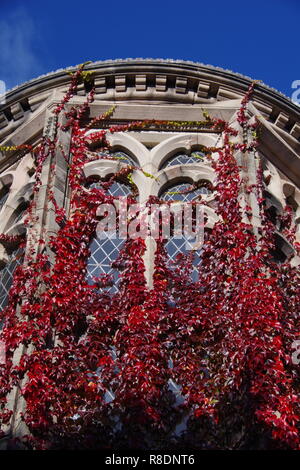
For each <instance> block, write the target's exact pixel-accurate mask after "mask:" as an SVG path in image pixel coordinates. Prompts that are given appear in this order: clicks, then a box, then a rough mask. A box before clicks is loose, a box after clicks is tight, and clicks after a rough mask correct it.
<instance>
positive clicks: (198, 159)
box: [162, 150, 206, 168]
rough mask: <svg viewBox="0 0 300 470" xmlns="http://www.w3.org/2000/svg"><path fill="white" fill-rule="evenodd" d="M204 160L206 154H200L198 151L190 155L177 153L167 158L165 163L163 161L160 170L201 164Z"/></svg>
mask: <svg viewBox="0 0 300 470" xmlns="http://www.w3.org/2000/svg"><path fill="white" fill-rule="evenodd" d="M205 159H206V154H205V153H204V152H200V151H199V150H195V151H194V152H191V153H190V154H187V153H183V152H179V153H177V154H175V155H173V156H172V157H170V158H168V159H167V161H165V162H164V164H163V165H162V168H167V167H169V166H174V165H191V164H195V163H203V162H204V161H205Z"/></svg>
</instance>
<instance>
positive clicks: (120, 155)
mask: <svg viewBox="0 0 300 470" xmlns="http://www.w3.org/2000/svg"><path fill="white" fill-rule="evenodd" d="M96 153H97V154H98V155H99V157H100V158H101V157H102V158H103V159H107V158H109V159H113V160H117V161H120V162H122V163H125V164H126V165H130V166H136V163H135V161H134V160H133V158H132V157H131V156H130V155H128V154H127V153H125V152H123V151H122V150H116V151H111V152H110V151H107V150H105V151H101V150H99V151H97V150H96Z"/></svg>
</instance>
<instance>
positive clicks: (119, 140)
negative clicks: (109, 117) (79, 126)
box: [87, 129, 151, 167]
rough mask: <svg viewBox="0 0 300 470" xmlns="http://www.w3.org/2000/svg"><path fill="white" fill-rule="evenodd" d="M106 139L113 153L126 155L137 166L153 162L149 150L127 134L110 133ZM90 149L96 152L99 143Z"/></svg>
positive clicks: (94, 130)
mask: <svg viewBox="0 0 300 470" xmlns="http://www.w3.org/2000/svg"><path fill="white" fill-rule="evenodd" d="M97 131H98V130H97V129H91V130H89V131H88V132H87V135H89V134H93V133H94V132H97ZM106 138H107V140H108V142H109V144H110V152H111V153H118V152H123V153H125V154H126V155H127V156H128V157H129V159H130V160H131V161H132V162H133V164H134V165H135V166H139V167H143V166H144V165H147V164H148V163H149V161H151V158H150V152H149V150H148V149H147V148H146V147H145V146H144V145H143V144H142V143H141V142H139V141H138V140H137V139H135V138H134V137H132V136H131V135H129V134H127V133H125V132H124V133H123V132H116V133H114V134H109V133H108V134H107V135H106ZM90 149H91V151H93V152H96V151H97V143H95V144H91V147H90ZM104 153H105V152H104Z"/></svg>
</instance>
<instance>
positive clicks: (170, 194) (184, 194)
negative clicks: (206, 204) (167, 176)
mask: <svg viewBox="0 0 300 470" xmlns="http://www.w3.org/2000/svg"><path fill="white" fill-rule="evenodd" d="M203 194H211V190H210V189H208V188H207V187H206V186H199V187H198V188H195V186H194V185H192V184H190V183H180V184H176V185H175V186H172V187H171V188H169V189H168V190H166V191H164V192H163V193H162V194H161V196H160V198H161V199H163V200H164V201H181V202H189V201H193V200H194V199H197V198H198V197H199V196H202V195H203Z"/></svg>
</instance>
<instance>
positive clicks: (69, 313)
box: [0, 64, 300, 449]
mask: <svg viewBox="0 0 300 470" xmlns="http://www.w3.org/2000/svg"><path fill="white" fill-rule="evenodd" d="M83 68H84V64H83V65H82V66H81V67H80V68H79V69H78V71H77V72H75V73H73V74H72V76H71V85H70V88H69V90H68V92H67V93H66V95H65V97H64V98H63V100H62V102H61V103H60V104H58V105H57V107H56V108H55V110H54V113H55V114H56V115H57V116H63V117H64V124H63V125H62V124H59V122H62V120H58V124H57V125H56V126H57V130H60V131H61V132H65V131H71V135H72V137H71V145H70V154H69V155H65V154H64V153H63V148H62V146H61V144H60V142H58V141H57V139H56V138H55V139H54V140H51V139H49V138H46V137H45V138H44V139H43V141H42V142H41V143H40V144H39V145H38V146H37V147H36V148H30V150H32V152H33V154H34V157H35V161H36V173H35V175H36V180H35V186H34V194H35V198H34V199H33V201H32V203H31V205H30V207H29V209H28V213H27V221H26V223H27V226H28V232H30V231H31V232H32V231H34V226H35V222H36V221H37V220H36V216H35V207H36V197H37V195H38V193H39V189H40V186H41V172H42V169H43V165H44V163H45V162H46V161H47V160H48V159H50V160H51V161H52V159H53V156H54V155H55V151H56V149H57V148H59V149H60V151H61V152H62V155H63V156H64V158H65V160H66V162H67V164H68V167H69V177H68V180H69V186H70V211H69V213H66V211H65V209H64V208H61V207H59V205H58V204H57V202H56V199H55V195H54V193H52V192H50V194H49V200H50V203H51V204H52V205H53V207H54V210H55V213H56V221H57V223H58V225H59V230H58V232H57V235H55V236H53V237H52V238H51V240H50V241H49V247H50V249H51V253H52V254H54V256H51V255H50V254H49V252H48V251H47V250H46V249H45V247H46V241H45V240H44V239H37V238H34V236H33V240H34V242H35V243H31V245H30V249H29V250H28V249H27V252H26V257H25V262H24V264H23V265H21V266H19V267H18V268H17V269H16V271H15V275H14V280H13V285H12V287H11V290H10V293H9V304H8V306H7V307H6V308H5V309H4V310H3V312H2V313H1V318H2V319H3V321H4V327H3V330H2V333H1V339H2V341H3V342H4V343H5V347H6V361H5V363H2V364H0V406H1V421H2V425H3V431H2V437H6V438H7V439H10V440H11V443H12V442H14V445H15V446H18V445H19V446H24V447H26V448H34V449H62V448H69V449H76V448H78V449H89V448H106V449H107V448H110V447H111V448H117V447H119V448H122V447H126V448H128V447H129V448H143V449H147V448H151V449H153V448H156V449H159V448H161V449H163V448H166V447H167V446H168V448H172V447H174V448H175V447H176V449H180V448H181V447H185V446H186V447H190V448H195V449H213V448H217V449H240V448H241V449H243V448H244V449H245V448H292V449H299V417H300V414H299V411H300V410H299V368H298V366H296V365H295V364H293V363H292V359H291V355H292V343H293V341H295V340H297V339H298V337H299V336H298V335H299V304H300V303H299V301H300V298H299V297H300V292H299V285H300V283H299V270H298V269H297V268H296V267H293V266H292V264H291V263H290V260H288V261H287V262H286V263H284V264H281V265H280V266H278V265H277V264H276V263H275V262H274V260H273V258H272V254H271V252H272V250H273V248H274V236H275V227H274V226H273V225H272V224H271V223H270V221H269V220H268V218H267V217H266V214H265V209H264V200H263V198H262V186H263V182H262V177H261V173H260V174H259V175H258V176H259V177H258V181H259V184H258V185H255V186H252V187H250V186H248V187H246V191H248V192H254V193H255V195H256V196H257V198H258V200H259V202H260V211H261V219H262V227H261V228H260V229H259V233H258V234H254V232H253V227H252V225H251V224H250V223H248V224H247V223H245V221H244V219H243V217H242V209H241V207H240V202H239V194H240V188H241V184H242V181H241V178H240V172H239V167H238V163H237V161H236V158H235V157H234V154H235V152H236V151H241V152H243V153H246V152H250V151H253V150H255V148H256V147H257V144H258V142H257V127H258V123H257V122H255V123H253V122H252V123H250V122H249V118H248V114H247V104H248V102H249V100H250V99H251V96H252V93H253V89H254V86H255V84H254V83H253V84H252V85H251V86H250V88H249V90H248V92H247V93H246V95H245V97H244V99H243V101H242V105H241V108H240V110H239V113H238V123H239V125H240V126H241V128H242V130H243V134H244V136H245V138H244V142H243V143H242V144H236V143H232V140H233V139H232V137H234V136H236V135H237V130H235V129H233V128H231V127H230V126H229V124H228V123H226V122H225V121H222V120H219V119H213V118H211V117H210V116H209V115H208V114H207V113H205V112H204V118H205V119H204V121H199V122H193V123H190V122H188V121H186V122H176V123H174V122H167V121H140V122H134V123H130V124H126V125H114V126H109V125H108V130H109V132H110V133H114V132H120V131H123V132H125V131H129V130H142V129H145V128H151V126H155V127H159V128H161V129H166V128H168V126H171V127H172V126H173V127H174V126H175V127H176V128H179V129H185V128H186V129H188V128H189V127H190V126H191V125H192V126H196V127H201V128H202V127H206V128H208V129H213V130H217V131H219V132H220V133H222V136H223V144H222V145H221V146H220V147H217V148H205V149H204V150H205V151H206V153H207V155H208V156H211V154H212V153H215V154H217V155H218V158H217V159H211V162H212V165H213V168H214V170H215V172H216V175H217V183H216V187H215V188H214V190H215V192H216V201H217V213H218V215H219V222H217V223H216V224H215V225H214V227H213V229H212V230H211V231H207V232H206V233H205V243H204V246H203V250H202V253H201V263H200V265H199V267H198V271H199V278H198V280H197V281H196V282H191V278H190V272H191V271H190V265H189V260H188V259H187V258H186V257H184V256H183V255H182V256H181V257H179V258H178V262H177V265H176V269H170V266H169V265H168V263H167V253H166V248H165V242H164V240H163V239H162V238H161V239H160V240H158V241H157V248H156V253H155V262H154V267H155V269H154V274H153V287H152V288H151V289H149V288H148V287H147V285H146V283H145V276H144V269H145V268H144V262H143V255H144V254H145V250H146V246H145V241H144V240H143V239H141V238H137V239H132V240H131V239H129V240H127V241H126V242H125V243H124V246H123V248H122V249H121V251H120V254H119V257H118V259H117V261H116V262H115V263H114V266H115V267H116V268H118V269H119V271H120V274H119V284H118V291H117V293H115V294H109V293H108V291H107V287H109V286H110V285H111V282H112V280H111V279H110V277H109V276H100V277H98V278H94V280H93V283H88V282H87V260H88V258H89V255H90V249H89V246H90V244H91V242H92V240H93V237H94V235H95V230H96V227H97V224H98V222H99V218H98V216H97V208H98V207H99V205H100V204H102V203H113V202H114V197H113V196H111V195H110V194H109V191H108V189H109V187H110V186H111V185H112V184H113V182H114V181H116V180H117V179H118V178H123V179H124V178H127V181H128V182H129V184H131V185H132V184H133V180H132V177H131V175H132V171H133V170H135V169H137V168H136V167H134V166H130V165H127V166H124V167H123V168H122V169H121V170H120V171H119V173H117V174H116V175H114V176H112V177H110V178H109V179H108V180H106V181H103V182H102V186H101V188H100V189H96V188H94V189H90V190H87V189H86V188H85V183H86V179H85V176H84V173H83V167H84V165H85V164H86V163H88V162H90V161H93V160H95V159H97V158H108V159H110V158H114V157H113V156H110V154H109V151H110V145H109V142H108V140H107V138H106V136H107V130H103V129H101V130H96V131H94V132H93V133H92V134H91V133H90V134H88V135H87V134H86V130H87V129H91V128H93V126H95V125H96V124H99V123H101V122H105V123H106V124H107V123H109V119H110V117H111V116H112V114H113V112H114V108H112V109H110V110H109V111H108V112H106V113H105V114H103V115H102V116H98V117H96V118H95V119H94V120H93V121H92V122H90V124H88V125H87V126H86V127H84V126H83V125H82V122H83V120H84V117H85V116H86V113H87V111H88V108H89V104H90V103H91V102H92V101H93V99H94V89H93V88H91V91H90V92H89V94H88V97H87V100H86V102H85V103H84V104H83V105H81V106H79V107H72V106H71V107H70V102H71V99H72V97H73V96H74V95H75V94H76V92H77V85H78V83H79V82H80V81H88V82H89V84H91V83H92V79H91V74H90V73H88V74H87V73H86V72H84V71H83ZM68 103H69V107H68V110H67V111H66V110H65V108H66V105H67V104H68ZM249 133H251V135H252V139H249V138H248V137H247V136H248V135H249ZM92 144H95V146H96V147H97V149H98V150H99V152H98V155H96V154H95V153H94V152H91V151H90V149H91V145H92ZM21 147H22V148H26V149H27V147H26V146H21ZM0 150H1V151H10V150H16V149H15V148H13V149H12V148H4V147H0ZM27 150H28V149H27ZM250 155H251V154H249V156H248V158H252V157H251V156H250ZM51 170H52V172H55V165H54V164H52V166H51ZM145 175H146V176H149V177H152V175H150V174H146V173H145ZM133 189H134V188H133ZM134 202H135V191H134V190H133V195H132V196H130V198H129V204H130V203H134ZM151 202H156V203H160V202H162V201H159V199H157V198H153V197H151V198H150V199H149V201H148V204H150V203H151ZM163 202H164V203H165V201H163ZM247 214H248V217H249V218H250V220H251V208H247ZM282 224H283V225H284V227H285V230H286V231H287V235H288V237H289V241H290V243H293V242H294V238H295V233H294V231H293V227H292V217H291V216H290V213H289V209H287V212H286V214H285V216H284V217H283V219H282ZM15 238H16V237H15ZM0 241H1V242H3V243H4V242H6V243H8V242H9V241H11V242H16V241H17V240H15V239H14V240H8V238H7V237H6V236H4V235H1V237H0ZM18 241H19V240H18ZM37 247H38V250H37ZM170 299H171V300H170ZM22 347H23V348H24V349H23V353H22V354H21V356H20V359H19V360H17V359H16V357H17V356H18V354H17V353H18V351H20V348H22ZM170 384H171V385H170ZM172 387H173V388H172ZM14 391H15V393H17V394H18V396H19V400H23V403H24V405H25V406H24V407H23V414H22V420H23V422H24V425H25V426H26V429H27V433H25V435H24V436H23V437H22V438H19V441H18V442H16V441H13V439H14V436H10V435H6V434H5V433H6V431H5V429H6V425H7V424H9V423H10V420H11V419H12V414H13V413H12V410H11V407H10V406H9V402H8V396H9V394H12V393H13V392H14ZM11 445H13V444H11Z"/></svg>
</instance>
